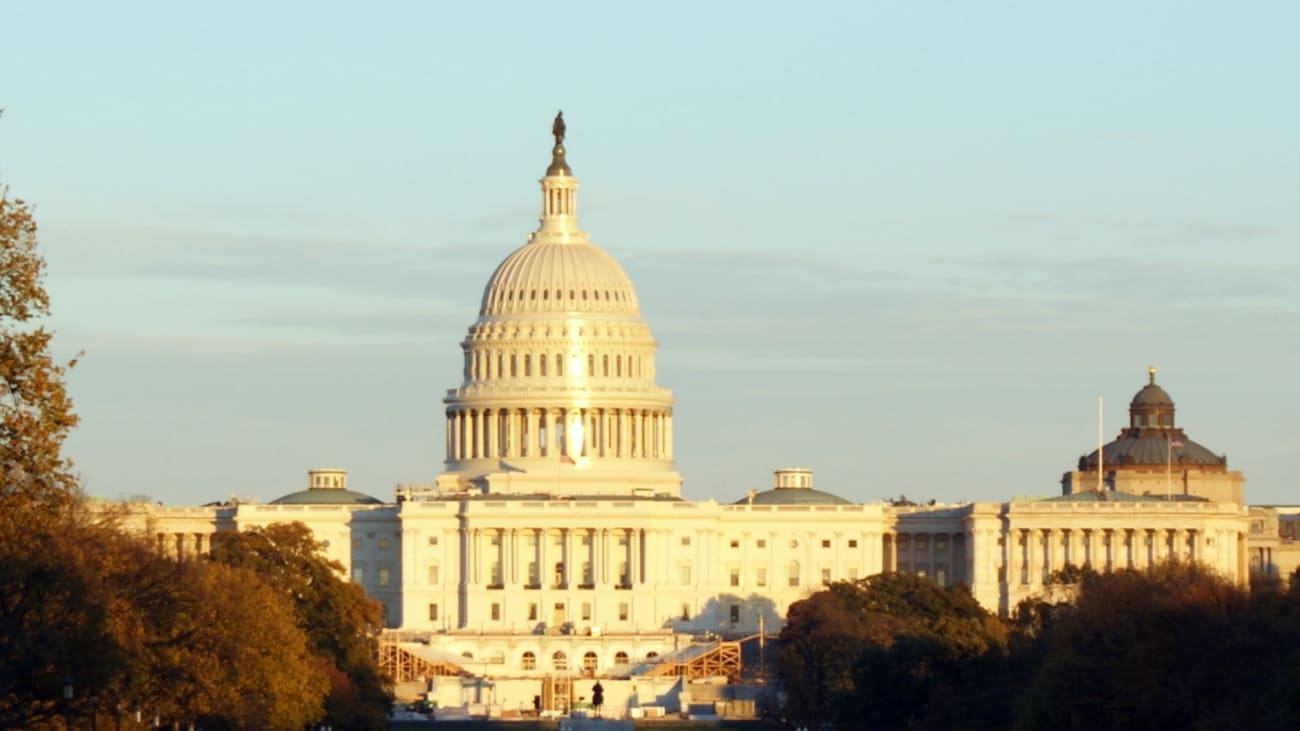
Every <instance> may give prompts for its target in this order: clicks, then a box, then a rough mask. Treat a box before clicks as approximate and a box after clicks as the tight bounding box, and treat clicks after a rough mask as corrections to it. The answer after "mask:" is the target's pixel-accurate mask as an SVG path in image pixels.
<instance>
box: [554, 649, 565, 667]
mask: <svg viewBox="0 0 1300 731" xmlns="http://www.w3.org/2000/svg"><path fill="white" fill-rule="evenodd" d="M551 666H552V667H554V668H555V669H556V670H568V669H569V656H568V655H565V654H564V651H563V650H556V651H555V654H554V655H551Z"/></svg>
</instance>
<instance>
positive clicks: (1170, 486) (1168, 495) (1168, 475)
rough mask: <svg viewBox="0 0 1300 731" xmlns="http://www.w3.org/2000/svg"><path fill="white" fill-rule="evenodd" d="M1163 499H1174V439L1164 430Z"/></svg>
mask: <svg viewBox="0 0 1300 731" xmlns="http://www.w3.org/2000/svg"><path fill="white" fill-rule="evenodd" d="M1165 499H1174V440H1173V437H1170V436H1169V432H1165Z"/></svg>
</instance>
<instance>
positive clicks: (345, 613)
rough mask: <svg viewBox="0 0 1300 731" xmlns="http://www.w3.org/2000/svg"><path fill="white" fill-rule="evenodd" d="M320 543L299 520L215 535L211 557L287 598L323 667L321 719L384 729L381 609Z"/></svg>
mask: <svg viewBox="0 0 1300 731" xmlns="http://www.w3.org/2000/svg"><path fill="white" fill-rule="evenodd" d="M322 550H323V546H322V545H321V544H320V543H319V542H317V541H316V540H315V538H313V537H312V533H311V530H310V529H309V528H307V527H306V526H305V525H303V524H302V523H296V522H295V523H275V524H272V525H269V526H266V527H255V528H251V529H249V530H246V531H241V532H233V531H232V532H227V533H219V534H217V536H216V537H215V538H214V540H213V544H212V559H213V560H214V561H218V562H221V563H225V564H229V565H231V566H238V567H242V568H246V569H249V570H251V571H253V572H255V573H256V574H257V575H258V576H260V577H262V579H263V580H265V581H266V582H267V583H269V584H270V585H272V586H274V587H276V588H277V589H278V590H279V591H280V592H281V594H282V595H284V596H286V597H289V598H290V599H291V600H292V603H293V606H294V607H295V609H296V612H297V617H298V623H299V626H301V627H302V628H303V629H304V630H305V631H306V632H307V635H308V638H309V642H310V645H311V648H312V650H313V652H314V653H315V654H316V655H317V656H318V657H319V658H321V660H322V661H323V662H324V663H325V664H326V666H327V675H328V677H329V679H330V692H329V694H328V696H327V697H326V700H325V706H326V717H325V723H327V724H330V725H332V726H334V727H335V728H347V729H382V728H385V727H386V723H387V717H386V714H387V711H388V706H389V704H390V702H391V695H390V694H389V692H388V684H387V681H386V680H385V678H383V676H382V675H381V674H380V672H379V669H378V667H377V665H376V660H375V657H376V654H377V645H376V642H377V636H378V633H379V630H380V629H381V627H382V625H383V611H382V608H381V607H380V605H379V603H378V602H376V601H374V600H372V599H369V598H367V597H366V595H365V591H364V590H363V589H362V588H361V587H360V586H357V585H356V584H353V583H351V582H350V581H347V580H346V579H344V578H343V567H342V566H341V565H339V564H338V562H335V561H330V560H328V559H326V558H324V556H323V555H322Z"/></svg>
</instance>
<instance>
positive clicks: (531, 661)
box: [519, 650, 537, 670]
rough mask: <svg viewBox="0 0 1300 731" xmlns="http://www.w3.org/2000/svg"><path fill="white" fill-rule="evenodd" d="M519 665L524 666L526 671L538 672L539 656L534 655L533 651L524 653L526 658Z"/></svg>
mask: <svg viewBox="0 0 1300 731" xmlns="http://www.w3.org/2000/svg"><path fill="white" fill-rule="evenodd" d="M519 664H520V665H522V666H523V668H524V670H536V669H537V656H536V655H534V654H533V651H532V650H528V651H526V652H525V653H524V657H523V659H522V660H521V661H520V663H519Z"/></svg>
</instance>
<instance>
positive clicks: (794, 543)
mask: <svg viewBox="0 0 1300 731" xmlns="http://www.w3.org/2000/svg"><path fill="white" fill-rule="evenodd" d="M790 547H791V548H798V547H799V541H796V540H794V539H790Z"/></svg>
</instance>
